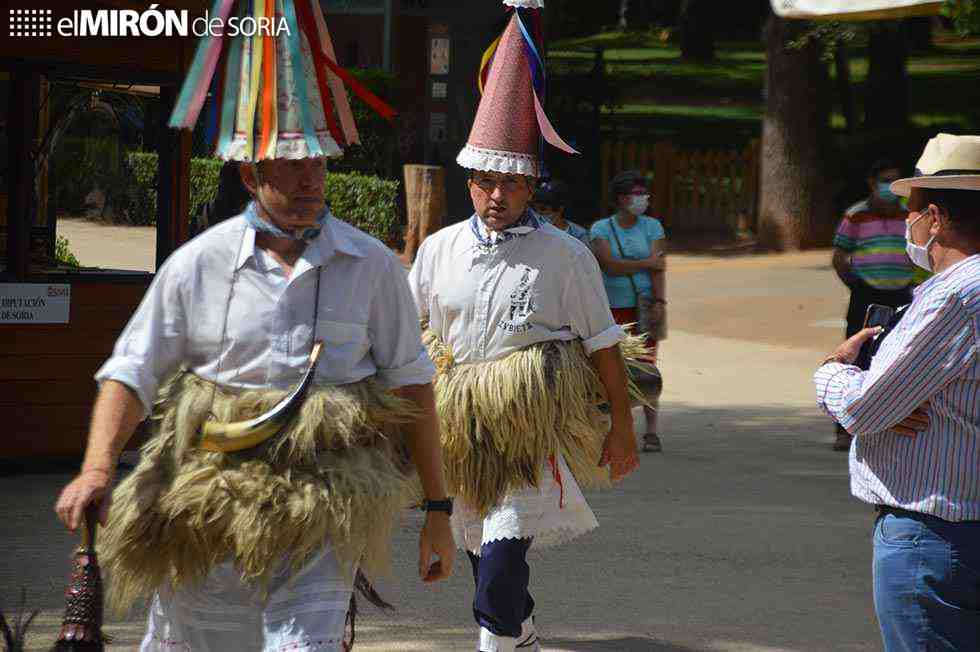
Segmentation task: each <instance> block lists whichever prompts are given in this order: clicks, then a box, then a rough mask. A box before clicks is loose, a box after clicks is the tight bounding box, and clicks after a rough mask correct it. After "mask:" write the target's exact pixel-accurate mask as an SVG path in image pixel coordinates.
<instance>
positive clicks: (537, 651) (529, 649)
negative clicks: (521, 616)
mask: <svg viewBox="0 0 980 652" xmlns="http://www.w3.org/2000/svg"><path fill="white" fill-rule="evenodd" d="M477 650H479V652H541V645H540V644H539V643H538V632H537V630H535V629H534V617H533V616H532V617H531V618H528V619H527V620H525V621H524V622H523V623H521V635H520V636H519V637H517V638H511V637H509V636H497V635H496V634H494V633H493V632H491V631H490V630H489V629H486V628H485V627H481V628H480V646H479V647H478V648H477Z"/></svg>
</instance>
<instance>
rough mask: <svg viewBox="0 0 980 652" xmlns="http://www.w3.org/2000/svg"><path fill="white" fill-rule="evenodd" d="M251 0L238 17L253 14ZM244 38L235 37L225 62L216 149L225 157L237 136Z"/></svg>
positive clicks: (239, 10) (221, 156) (244, 4)
mask: <svg viewBox="0 0 980 652" xmlns="http://www.w3.org/2000/svg"><path fill="white" fill-rule="evenodd" d="M251 5H252V3H251V2H242V3H241V4H240V5H239V7H238V17H239V18H242V17H243V16H245V15H246V14H245V12H246V11H248V13H249V14H251V11H252V10H251ZM244 47H245V46H244V39H242V38H233V39H231V44H230V45H229V48H228V60H227V62H226V63H225V91H224V93H222V96H221V132H220V133H219V135H218V147H217V149H216V151H217V152H218V156H219V157H220V158H224V157H225V156H226V155H227V153H228V151H229V150H230V149H231V143H232V140H233V139H234V137H235V122H236V121H237V118H238V100H239V95H240V93H241V77H242V50H243V49H244Z"/></svg>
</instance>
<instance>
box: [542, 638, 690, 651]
mask: <svg viewBox="0 0 980 652" xmlns="http://www.w3.org/2000/svg"><path fill="white" fill-rule="evenodd" d="M693 650H694V648H690V647H683V646H680V645H675V644H673V643H666V642H664V641H655V640H653V639H652V638H638V637H636V636H628V637H625V638H608V639H602V640H598V641H594V640H592V641H573V640H568V639H549V640H548V641H546V642H544V644H543V645H542V647H541V652H693Z"/></svg>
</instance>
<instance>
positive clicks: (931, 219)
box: [905, 188, 941, 245]
mask: <svg viewBox="0 0 980 652" xmlns="http://www.w3.org/2000/svg"><path fill="white" fill-rule="evenodd" d="M908 208H909V214H908V217H906V218H905V222H906V224H909V225H911V227H910V228H911V240H912V242H913V244H918V245H924V244H925V243H926V242H928V241H929V238H931V237H932V236H934V235H937V234H938V233H939V229H940V223H941V219H940V218H939V207H938V206H936V205H935V204H929V203H927V202H926V201H925V199H924V198H923V196H922V191H921V190H920V189H918V188H912V193H911V194H910V195H909V205H908Z"/></svg>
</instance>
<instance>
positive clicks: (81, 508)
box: [54, 469, 112, 532]
mask: <svg viewBox="0 0 980 652" xmlns="http://www.w3.org/2000/svg"><path fill="white" fill-rule="evenodd" d="M111 486H112V476H111V475H110V474H109V472H108V471H106V470H104V469H89V470H87V471H86V470H83V471H82V472H81V473H79V474H78V475H77V476H76V477H75V479H74V480H72V481H71V482H69V483H68V485H67V486H66V487H65V488H64V489H62V490H61V496H59V497H58V502H57V503H56V504H55V507H54V511H55V512H57V514H58V518H59V519H60V520H61V522H62V523H64V524H65V526H66V527H67V528H68V529H69V530H71V531H72V532H74V531H75V530H77V529H78V526H79V525H80V524H81V522H82V518H83V515H84V514H85V509H86V508H87V507H88V506H89V505H92V504H97V505H99V523H101V524H102V525H105V524H106V518H107V517H108V515H109V503H110V502H112V493H111V491H110V487H111Z"/></svg>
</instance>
